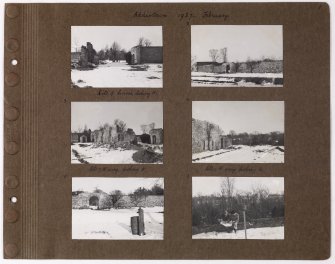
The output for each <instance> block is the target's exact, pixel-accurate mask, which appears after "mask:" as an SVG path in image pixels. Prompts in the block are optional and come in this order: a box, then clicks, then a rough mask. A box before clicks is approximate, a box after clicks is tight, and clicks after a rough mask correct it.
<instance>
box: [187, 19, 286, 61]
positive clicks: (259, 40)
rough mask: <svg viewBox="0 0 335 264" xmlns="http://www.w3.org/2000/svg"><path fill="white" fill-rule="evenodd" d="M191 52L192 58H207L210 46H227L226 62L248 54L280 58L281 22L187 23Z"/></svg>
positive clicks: (244, 59)
mask: <svg viewBox="0 0 335 264" xmlns="http://www.w3.org/2000/svg"><path fill="white" fill-rule="evenodd" d="M191 43H192V45H191V46H192V47H191V53H192V57H194V56H196V61H211V58H210V57H209V50H210V49H218V50H220V49H222V48H227V57H228V61H230V62H236V61H240V62H244V61H246V60H247V58H248V57H250V58H251V59H261V58H262V57H263V56H264V57H265V58H266V57H269V58H271V57H273V58H275V59H283V27H282V26H281V25H267V26H263V25H255V26H254V25H248V26H241V25H236V26H227V25H197V26H192V27H191Z"/></svg>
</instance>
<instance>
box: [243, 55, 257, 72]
mask: <svg viewBox="0 0 335 264" xmlns="http://www.w3.org/2000/svg"><path fill="white" fill-rule="evenodd" d="M246 64H247V67H248V69H249V70H250V72H251V73H253V71H254V69H255V68H256V66H257V64H259V61H257V60H252V59H250V57H248V59H247V61H246Z"/></svg>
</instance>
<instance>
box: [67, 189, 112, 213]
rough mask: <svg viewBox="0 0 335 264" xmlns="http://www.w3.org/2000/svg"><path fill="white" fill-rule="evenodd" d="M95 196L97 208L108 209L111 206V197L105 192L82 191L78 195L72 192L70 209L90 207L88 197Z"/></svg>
mask: <svg viewBox="0 0 335 264" xmlns="http://www.w3.org/2000/svg"><path fill="white" fill-rule="evenodd" d="M93 196H96V197H97V198H98V200H99V208H98V209H110V208H112V206H113V202H112V199H111V197H110V196H109V195H108V194H107V193H105V192H102V193H90V192H82V193H80V194H78V195H73V194H72V209H89V208H90V203H89V201H90V198H91V197H93Z"/></svg>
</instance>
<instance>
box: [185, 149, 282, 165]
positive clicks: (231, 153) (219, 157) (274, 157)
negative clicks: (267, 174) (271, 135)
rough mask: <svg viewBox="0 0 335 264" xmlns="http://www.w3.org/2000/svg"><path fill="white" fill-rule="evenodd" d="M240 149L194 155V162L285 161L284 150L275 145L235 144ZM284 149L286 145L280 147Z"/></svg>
mask: <svg viewBox="0 0 335 264" xmlns="http://www.w3.org/2000/svg"><path fill="white" fill-rule="evenodd" d="M234 147H235V148H239V149H226V150H224V149H220V150H214V151H205V152H200V153H195V154H193V155H192V162H193V163H284V152H282V151H280V150H278V149H276V147H275V146H269V145H266V146H245V145H238V146H234ZM280 148H281V149H284V147H280ZM196 159H199V160H196Z"/></svg>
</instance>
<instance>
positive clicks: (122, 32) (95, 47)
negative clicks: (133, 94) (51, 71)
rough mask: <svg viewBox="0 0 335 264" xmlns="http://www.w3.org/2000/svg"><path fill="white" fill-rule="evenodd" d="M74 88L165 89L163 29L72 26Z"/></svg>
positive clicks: (72, 84) (72, 75)
mask: <svg viewBox="0 0 335 264" xmlns="http://www.w3.org/2000/svg"><path fill="white" fill-rule="evenodd" d="M71 87H72V88H103V87H104V88H108V87H110V88H113V87H116V88H124V87H127V88H138V87H142V88H162V87H163V36H162V27H161V26H72V27H71Z"/></svg>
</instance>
